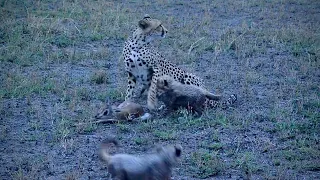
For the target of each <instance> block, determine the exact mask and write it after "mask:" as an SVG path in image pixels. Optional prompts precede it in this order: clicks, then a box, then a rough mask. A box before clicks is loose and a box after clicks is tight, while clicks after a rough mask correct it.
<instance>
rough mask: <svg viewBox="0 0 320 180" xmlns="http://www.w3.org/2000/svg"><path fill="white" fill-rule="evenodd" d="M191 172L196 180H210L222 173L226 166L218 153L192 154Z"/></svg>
mask: <svg viewBox="0 0 320 180" xmlns="http://www.w3.org/2000/svg"><path fill="white" fill-rule="evenodd" d="M190 160H191V165H192V166H191V167H190V170H191V171H192V172H194V174H193V176H194V177H196V178H202V179H205V178H209V177H212V176H215V175H217V174H219V173H221V172H222V171H223V170H224V168H225V165H224V163H223V161H222V160H221V158H220V157H219V156H218V153H217V152H212V153H208V152H200V151H198V152H193V153H192V154H191V159H190Z"/></svg>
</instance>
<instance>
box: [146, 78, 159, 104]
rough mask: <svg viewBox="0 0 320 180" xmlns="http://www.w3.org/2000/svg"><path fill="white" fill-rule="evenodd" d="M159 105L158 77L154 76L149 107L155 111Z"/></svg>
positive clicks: (149, 92)
mask: <svg viewBox="0 0 320 180" xmlns="http://www.w3.org/2000/svg"><path fill="white" fill-rule="evenodd" d="M157 104H158V99H157V77H156V76H153V77H152V80H151V85H150V88H149V91H148V99H147V105H148V108H149V110H154V109H155V108H156V106H157Z"/></svg>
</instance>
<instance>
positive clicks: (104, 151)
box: [100, 137, 119, 162]
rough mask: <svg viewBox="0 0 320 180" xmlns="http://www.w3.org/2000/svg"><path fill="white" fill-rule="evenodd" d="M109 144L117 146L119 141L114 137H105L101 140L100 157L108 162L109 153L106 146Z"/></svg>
mask: <svg viewBox="0 0 320 180" xmlns="http://www.w3.org/2000/svg"><path fill="white" fill-rule="evenodd" d="M110 144H113V145H115V146H118V145H119V143H118V141H117V140H116V139H115V138H112V137H108V138H107V139H105V140H103V141H102V143H101V147H100V158H101V159H102V160H104V161H106V162H109V161H110V159H111V156H112V155H111V154H109V152H108V148H109V146H110Z"/></svg>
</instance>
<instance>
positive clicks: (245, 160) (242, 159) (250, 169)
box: [235, 152, 262, 177]
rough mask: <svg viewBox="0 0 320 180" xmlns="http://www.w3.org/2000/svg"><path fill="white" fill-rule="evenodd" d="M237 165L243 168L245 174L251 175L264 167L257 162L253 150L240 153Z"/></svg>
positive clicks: (236, 161)
mask: <svg viewBox="0 0 320 180" xmlns="http://www.w3.org/2000/svg"><path fill="white" fill-rule="evenodd" d="M235 166H236V167H237V168H239V169H240V170H242V172H243V173H244V175H245V176H247V177H250V176H251V175H252V174H253V173H256V172H258V171H261V170H262V168H261V167H260V166H259V165H258V163H257V162H256V157H255V155H254V154H253V153H251V152H245V153H241V154H238V157H237V159H236V160H235Z"/></svg>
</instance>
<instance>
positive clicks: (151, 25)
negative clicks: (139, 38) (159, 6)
mask: <svg viewBox="0 0 320 180" xmlns="http://www.w3.org/2000/svg"><path fill="white" fill-rule="evenodd" d="M138 25H139V30H140V31H138V33H140V34H141V35H143V36H144V37H145V41H146V42H151V41H153V40H154V39H158V38H164V37H165V36H166V34H167V33H168V30H167V29H166V28H165V27H164V26H163V25H162V22H161V21H160V20H158V19H152V18H151V17H150V16H149V15H148V14H146V15H144V17H143V19H142V20H140V21H139V23H138Z"/></svg>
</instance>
